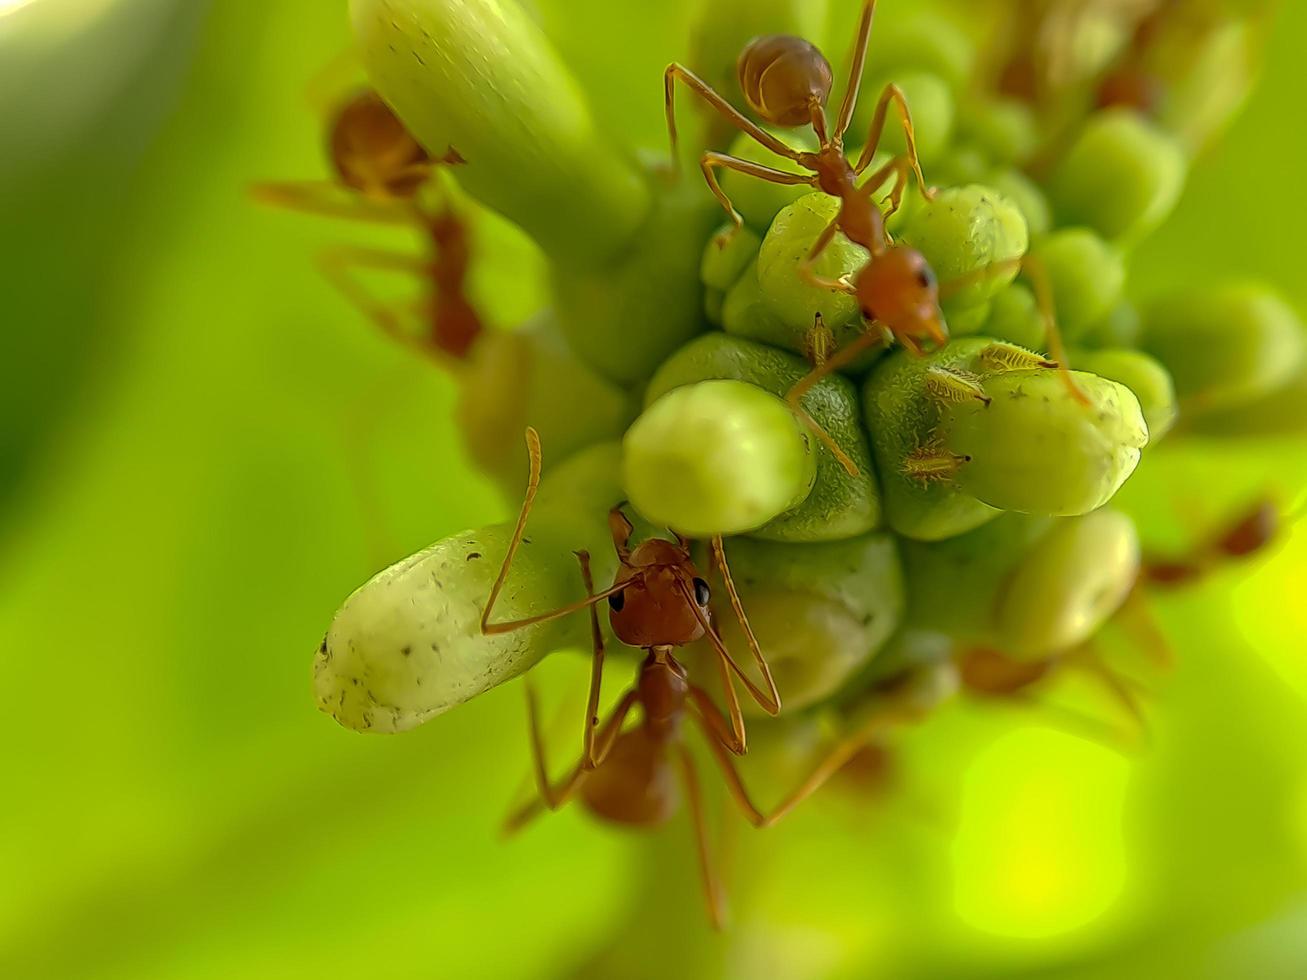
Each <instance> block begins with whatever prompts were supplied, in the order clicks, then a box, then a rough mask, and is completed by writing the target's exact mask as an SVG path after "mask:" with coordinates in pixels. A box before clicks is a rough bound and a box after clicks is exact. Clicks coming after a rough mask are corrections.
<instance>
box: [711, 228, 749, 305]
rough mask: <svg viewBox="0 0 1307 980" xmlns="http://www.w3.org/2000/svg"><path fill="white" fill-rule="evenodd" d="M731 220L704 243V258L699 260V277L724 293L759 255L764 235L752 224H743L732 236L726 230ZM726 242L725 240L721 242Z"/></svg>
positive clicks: (712, 287) (737, 280)
mask: <svg viewBox="0 0 1307 980" xmlns="http://www.w3.org/2000/svg"><path fill="white" fill-rule="evenodd" d="M730 228H731V224H730V222H727V223H726V224H724V225H722V226H721V227H720V228H718V229H717V232H716V234H714V235H713V237H712V238H710V239H708V244H707V245H705V246H704V249H703V258H702V259H701V260H700V261H699V279H700V281H702V282H703V284H704V286H706V287H707V288H709V289H715V290H719V291H720V292H721V293H722V294H723V295H724V294H725V293H726V292H727V290H729V289H730V288H731V287H732V286H734V285H735V284H736V283H737V282H739V280H740V276H742V275H744V273H745V270H747V269H748V268H749V266H751V265H752V264H753V263H754V262H755V261H756V260H757V258H758V249H759V248H761V247H762V239H761V238H760V237H759V236H758V235H757V234H756V233H754V232H753V231H752V230H751V229H749V228H741V229H740V230H739V231H738V232H736V233H735V234H734V235H731V236H729V237H727V236H726V233H727V232H728V231H729V230H730ZM723 242H724V243H725V244H721V243H723Z"/></svg>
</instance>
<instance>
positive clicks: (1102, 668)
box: [1065, 643, 1149, 742]
mask: <svg viewBox="0 0 1307 980" xmlns="http://www.w3.org/2000/svg"><path fill="white" fill-rule="evenodd" d="M1065 663H1066V664H1067V665H1068V666H1072V667H1079V668H1080V669H1081V670H1083V671H1085V672H1086V673H1087V674H1089V675H1090V676H1091V677H1093V678H1094V679H1095V680H1097V681H1098V682H1099V683H1100V684H1102V685H1103V689H1104V690H1105V691H1106V692H1107V694H1108V695H1109V696H1110V697H1111V699H1112V700H1113V701H1115V702H1116V703H1117V704H1118V705H1120V706H1121V707H1122V708H1123V709H1124V710H1125V712H1126V714H1128V715H1129V716H1130V719H1131V721H1133V722H1134V724H1135V727H1136V729H1137V731H1138V734H1139V736H1140V738H1142V739H1143V740H1144V741H1145V742H1146V741H1147V740H1148V734H1149V727H1148V716H1147V714H1145V712H1144V709H1143V706H1142V705H1141V704H1140V703H1139V698H1138V694H1137V690H1136V686H1135V685H1133V684H1131V683H1130V682H1129V681H1128V680H1126V679H1125V678H1123V677H1121V676H1120V675H1118V674H1117V673H1116V672H1115V671H1113V670H1112V668H1110V667H1109V666H1108V665H1107V664H1106V663H1104V662H1103V658H1102V656H1101V655H1100V654H1099V653H1098V651H1097V650H1095V649H1094V647H1093V646H1092V645H1091V644H1088V643H1086V644H1085V645H1084V646H1082V647H1080V648H1079V649H1078V650H1076V651H1074V652H1072V653H1071V654H1069V655H1068V656H1067V657H1066V658H1065Z"/></svg>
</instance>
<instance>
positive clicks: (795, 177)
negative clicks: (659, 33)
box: [663, 0, 1086, 475]
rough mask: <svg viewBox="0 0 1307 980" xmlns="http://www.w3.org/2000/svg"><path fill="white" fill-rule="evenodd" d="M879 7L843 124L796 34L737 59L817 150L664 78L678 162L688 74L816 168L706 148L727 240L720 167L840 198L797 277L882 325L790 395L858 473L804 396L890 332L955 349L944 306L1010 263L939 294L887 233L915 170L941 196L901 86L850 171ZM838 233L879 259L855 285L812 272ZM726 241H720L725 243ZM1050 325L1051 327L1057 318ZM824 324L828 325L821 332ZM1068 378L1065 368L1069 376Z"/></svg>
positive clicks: (778, 148) (749, 86)
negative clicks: (901, 140)
mask: <svg viewBox="0 0 1307 980" xmlns="http://www.w3.org/2000/svg"><path fill="white" fill-rule="evenodd" d="M875 8H876V0H864V3H863V8H862V15H861V18H860V20H859V22H858V32H857V39H856V41H855V44H854V54H853V63H852V67H851V69H850V75H849V84H848V88H847V89H846V90H845V93H844V100H843V102H842V103H841V105H840V110H839V115H838V116H837V117H836V123H835V127H834V129H833V130H832V129H830V128H829V126H828V121H827V118H826V100H827V99H828V97H829V95H830V90H831V85H832V74H831V67H830V63H829V62H828V61H827V60H826V58H825V56H824V55H823V54H822V53H821V51H820V50H818V49H817V48H816V47H815V46H814V45H813V44H811V43H810V42H808V41H806V40H804V39H803V38H799V37H793V36H789V35H769V36H765V37H760V38H756V39H754V40H753V41H751V42H749V44H748V45H747V46H746V47H745V49H744V51H743V52H741V54H740V58H739V62H738V64H737V70H738V76H739V81H740V88H741V90H742V91H743V93H744V97H745V100H746V101H747V102H748V103H749V107H750V108H751V109H752V110H753V111H754V112H755V113H757V114H758V115H759V116H760V117H761V118H762V119H764V120H766V121H767V122H770V123H773V124H775V125H778V126H796V125H800V124H803V123H810V124H811V125H812V128H813V132H814V133H815V134H816V136H817V140H818V149H817V150H816V151H815V152H809V151H801V150H795V149H794V148H792V147H789V146H787V145H786V144H785V143H783V142H782V141H780V140H779V139H777V138H776V137H775V136H773V135H771V134H770V133H768V132H767V131H766V130H764V129H762V128H761V127H760V126H758V125H757V124H755V123H754V122H752V121H751V120H749V119H748V118H747V117H746V116H744V115H743V114H742V113H741V112H740V111H739V110H738V109H736V108H735V107H734V106H732V105H731V104H730V103H729V102H727V101H726V100H725V99H724V98H723V97H722V96H721V95H720V94H719V93H717V92H716V91H714V90H713V88H712V87H711V86H710V85H708V83H707V82H705V81H703V79H701V78H699V77H698V76H697V75H695V74H694V73H693V72H691V71H690V70H689V69H688V68H685V67H684V66H683V65H680V64H677V63H673V64H670V65H668V66H667V69H666V71H665V72H664V75H663V88H664V102H665V106H666V113H667V130H668V135H669V137H670V139H671V145H672V155H673V158H674V160H675V158H676V156H677V151H676V146H677V133H676V119H675V99H674V91H675V82H676V80H677V79H680V80H681V81H682V82H684V83H685V84H686V85H687V86H689V88H690V90H691V91H693V92H694V93H695V94H697V95H698V96H700V97H701V98H702V99H704V100H705V101H706V102H707V103H708V104H709V105H710V106H712V108H714V109H715V110H716V111H717V112H719V113H720V114H721V115H723V116H724V117H725V118H726V119H727V120H728V121H730V122H731V123H732V124H733V125H735V126H736V127H737V128H739V129H740V130H742V131H743V132H745V133H747V134H748V135H749V136H751V137H753V138H754V139H755V140H757V141H758V142H759V143H761V144H762V145H763V146H764V147H766V148H767V149H769V150H771V151H772V152H774V153H776V154H777V155H779V156H782V157H785V158H786V159H789V160H792V161H794V162H795V163H796V164H798V165H799V166H800V167H802V168H804V169H805V170H807V171H810V173H804V174H794V173H787V172H785V171H783V170H776V169H774V168H772V167H767V166H763V165H761V164H758V163H754V162H752V161H749V160H741V159H739V158H738V157H733V156H730V155H728V154H724V153H718V152H715V151H708V152H705V153H704V154H703V156H702V158H701V159H700V169H701V170H702V171H703V175H704V179H705V180H706V181H707V183H708V187H709V189H710V190H711V191H712V193H713V196H714V197H716V198H717V200H718V201H719V202H720V203H721V205H722V207H723V208H724V209H725V210H726V212H727V214H728V215H730V219H731V222H732V224H733V226H734V227H733V229H732V231H730V232H728V233H727V237H729V236H730V235H732V234H734V233H735V232H738V231H739V229H740V228H742V227H743V225H744V218H743V217H742V216H741V215H740V213H739V212H738V211H737V210H736V209H735V206H734V205H733V204H732V203H731V201H730V198H728V197H727V196H726V193H725V192H724V191H723V190H722V188H721V185H720V184H719V183H718V181H717V176H716V171H717V170H718V169H728V170H735V171H738V172H740V173H744V174H748V175H750V176H753V177H758V178H759V179H761V180H766V181H770V182H772V183H776V184H786V185H798V184H807V185H809V186H812V187H815V188H817V189H819V190H821V191H823V192H825V193H826V194H829V195H831V196H832V197H835V198H838V199H839V202H840V207H839V211H838V212H837V213H836V215H835V219H834V220H833V221H832V222H831V223H830V224H829V225H828V226H827V227H826V228H825V229H824V230H823V231H822V233H821V234H820V235H819V236H818V237H817V239H816V241H815V242H814V243H813V245H812V248H811V249H810V250H809V252H808V255H807V256H806V257H805V259H804V260H803V262H802V264H801V265H800V270H799V271H800V274H801V275H803V276H804V278H805V279H807V280H808V281H809V282H810V283H811V284H812V285H814V286H817V287H820V288H823V289H831V290H838V291H841V292H845V293H848V294H850V295H852V296H853V297H854V298H855V299H857V301H858V306H859V308H860V309H861V312H862V316H863V318H864V319H865V320H866V322H867V323H868V324H876V325H878V326H880V328H881V329H880V330H875V331H873V330H870V329H868V330H867V331H865V332H864V333H863V334H861V335H860V336H858V337H857V338H855V339H854V340H853V341H851V342H850V343H849V344H847V345H845V346H844V347H843V348H842V349H841V350H839V351H838V352H836V353H835V354H834V355H833V356H831V357H829V358H824V359H822V360H821V361H820V362H819V363H817V364H815V366H814V367H813V370H812V371H811V372H810V373H809V374H808V375H807V376H806V377H804V378H803V379H802V380H800V381H799V382H798V383H797V384H796V385H795V386H794V387H793V388H792V389H791V390H790V392H789V393H788V394H787V396H786V400H787V401H788V402H789V404H790V406H791V408H793V409H794V410H795V412H796V413H798V414H799V416H800V417H801V418H803V420H804V421H805V422H806V423H807V424H808V425H809V427H811V428H812V429H813V431H814V432H815V433H816V434H817V435H818V436H819V437H820V438H821V440H822V442H823V443H824V444H825V445H826V447H827V448H828V449H829V450H830V451H831V452H832V453H833V454H834V455H835V457H836V459H837V460H839V462H840V464H841V465H842V466H843V467H844V469H845V470H846V471H848V473H849V474H850V475H856V474H857V472H858V471H857V467H856V465H855V464H854V463H853V462H852V461H851V460H850V459H849V458H848V456H847V455H846V454H845V453H844V452H842V451H841V450H840V448H839V447H838V446H837V445H836V444H835V443H834V441H833V440H832V439H831V438H830V436H829V435H828V434H827V433H825V432H824V430H822V429H821V427H820V426H819V425H817V423H816V422H815V421H814V420H813V419H812V418H811V416H809V415H808V414H807V412H806V411H804V409H803V408H802V406H801V404H800V400H801V399H802V397H803V395H804V394H806V393H807V391H808V390H809V389H810V388H812V386H813V385H815V384H817V383H818V382H819V381H821V380H822V379H823V378H824V377H826V376H827V375H829V374H832V373H834V372H836V371H839V370H843V369H844V368H845V367H847V366H848V365H849V364H850V363H852V362H853V361H854V360H855V359H856V358H857V357H858V356H859V355H860V354H862V353H863V352H864V351H865V350H867V349H868V348H870V347H872V346H874V345H875V344H877V343H880V342H882V340H884V339H886V338H885V336H884V335H885V334H888V335H889V337H890V338H892V339H893V340H897V341H898V342H899V343H900V344H902V345H903V346H904V347H905V348H907V349H908V351H909V352H910V353H912V354H914V355H918V356H919V355H921V354H923V353H924V352H925V348H924V346H923V344H924V343H925V342H929V343H930V344H932V345H933V346H934V347H937V348H938V347H942V346H943V345H944V344H946V343H947V342H948V329H947V327H946V326H945V324H944V320H943V316H942V314H941V313H940V307H939V304H940V300H941V298H942V296H945V295H947V294H948V292H950V291H956V290H957V289H960V288H963V287H965V286H967V285H970V284H972V283H973V282H974V281H976V277H977V275H980V276H985V275H993V274H996V273H997V272H999V271H1000V269H1001V268H1002V267H1004V266H1010V265H1012V262H1010V261H1009V262H999V263H995V264H994V265H992V266H990V267H988V268H985V269H982V270H979V272H978V274H973V275H970V276H966V277H963V279H961V280H958V281H956V282H953V283H949V284H948V285H947V286H946V287H945V288H944V289H943V290H941V288H940V285H939V283H938V282H937V281H936V278H935V273H934V271H933V270H932V269H931V267H930V264H929V263H928V262H927V261H926V257H925V256H924V255H922V254H921V252H919V251H918V250H916V249H914V248H912V247H911V246H908V245H901V244H895V243H894V242H893V241H892V240H891V239H890V236H889V233H888V232H887V231H886V229H885V220H886V218H887V217H888V216H889V215H890V214H893V213H894V212H895V211H896V210H897V209H898V206H899V204H900V202H901V199H902V195H903V191H904V189H905V188H906V186H907V182H908V175H909V173H914V174H915V175H916V178H917V183H918V185H919V186H920V187H921V189H922V193H923V195H924V196H925V197H926V198H927V199H931V198H933V197H934V193H935V192H934V189H933V188H931V187H929V186H928V185H927V184H926V179H925V177H924V176H923V174H922V171H921V163H920V161H919V160H918V158H917V146H916V136H915V133H914V130H913V126H912V116H911V113H910V112H909V109H908V105H907V100H906V99H905V98H904V95H903V92H902V90H901V89H900V88H899V87H898V86H897V85H894V84H892V83H891V84H889V85H887V86H885V88H884V90H883V91H882V92H881V95H880V98H879V100H878V101H877V103H876V110H875V114H874V115H873V117H872V122H871V127H870V130H869V133H868V136H867V142H866V144H865V145H864V147H863V150H862V153H861V155H860V156H859V158H858V162H857V163H856V164H853V165H850V164H849V161H848V159H847V158H846V157H845V155H844V134H845V133H846V132H847V130H848V127H849V124H850V123H851V122H852V119H853V111H854V108H855V106H856V105H857V100H858V90H859V87H860V86H861V82H862V71H863V66H864V64H865V63H866V57H867V46H868V43H869V41H870V37H871V23H872V17H873V14H874V13H875ZM891 104H893V105H894V106H895V107H896V108H897V109H898V113H899V117H900V121H901V123H902V126H903V132H904V137H905V142H906V144H907V153H906V154H905V155H900V156H897V157H895V158H894V159H893V160H891V161H889V162H888V163H886V164H885V165H884V166H883V167H881V168H880V169H878V170H876V171H875V172H873V173H872V174H871V175H870V176H868V177H867V178H866V179H865V180H864V181H863V182H862V183H861V184H859V183H858V180H859V178H860V177H861V176H862V174H863V172H864V171H865V170H866V169H867V168H868V167H869V166H870V165H871V161H872V158H873V157H874V156H875V153H876V150H877V148H878V146H879V144H880V139H881V136H882V134H883V132H884V128H885V122H886V119H887V116H888V112H889V108H890V105H891ZM891 176H894V177H895V184H894V187H893V189H892V190H891V192H890V195H889V205H888V210H887V211H886V212H885V213H882V212H881V210H880V207H879V206H878V205H877V204H876V203H875V201H874V200H873V198H872V194H873V192H874V191H876V190H877V189H878V188H880V187H881V186H882V185H883V184H884V183H885V182H886V181H887V180H888V179H889V178H890V177H891ZM836 232H843V233H844V236H845V237H846V238H848V239H849V241H851V242H853V243H855V244H857V245H861V246H862V247H863V248H865V249H866V250H867V251H868V252H869V253H870V256H871V257H870V260H869V261H868V262H867V264H866V265H864V266H863V267H862V268H861V269H860V270H859V271H858V273H857V275H856V277H855V278H854V280H853V281H852V282H847V281H843V280H838V281H837V280H829V279H823V278H821V277H820V276H817V275H816V274H815V273H814V271H813V265H814V263H815V262H816V260H817V258H818V256H820V255H821V253H822V252H823V251H824V250H825V248H826V246H828V245H829V244H830V243H831V241H832V240H834V237H835V233H836ZM723 243H724V242H722V241H721V240H719V244H723ZM1046 319H1047V320H1048V321H1049V323H1050V327H1052V326H1053V325H1052V321H1051V317H1050V316H1046ZM818 328H819V326H818ZM1049 336H1050V341H1051V342H1052V343H1053V344H1054V345H1055V350H1054V355H1055V358H1056V360H1057V361H1058V363H1059V366H1060V365H1063V364H1064V363H1065V357H1064V356H1060V355H1061V354H1062V352H1061V348H1060V343H1058V340H1057V334H1056V330H1055V329H1050V330H1049ZM1063 370H1064V371H1065V368H1064V369H1063ZM1067 377H1068V385H1069V386H1070V387H1071V389H1072V391H1073V393H1074V394H1075V395H1076V397H1077V398H1078V400H1080V401H1082V402H1085V401H1086V399H1085V398H1084V396H1083V394H1081V393H1080V392H1079V390H1078V389H1077V388H1076V387H1075V385H1074V383H1073V382H1071V381H1070V379H1069V375H1068V376H1067Z"/></svg>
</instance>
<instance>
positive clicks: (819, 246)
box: [799, 214, 856, 296]
mask: <svg viewBox="0 0 1307 980" xmlns="http://www.w3.org/2000/svg"><path fill="white" fill-rule="evenodd" d="M839 230H840V215H838V214H837V215H836V216H835V218H834V220H833V221H831V223H830V224H828V225H827V226H826V227H825V228H823V229H822V230H821V234H820V235H818V236H817V238H816V240H815V241H814V242H813V243H812V248H810V249H808V254H807V255H805V256H804V257H803V261H802V262H800V263H799V277H800V278H801V279H803V281H804V282H806V283H807V284H808V285H809V286H815V287H816V288H817V289H831V290H838V291H839V292H842V293H848V294H849V295H851V296H852V295H855V294H856V291H855V290H854V288H853V287H852V286H850V285H849V284H848V283H847V282H844V281H843V280H841V279H825V278H823V277H822V276H819V275H817V273H815V272H813V271H812V267H813V266H814V265H815V264H816V262H817V257H818V256H820V255H821V253H822V252H824V251H826V247H827V246H828V245H830V243H831V242H832V241H834V240H835V233H836V232H837V231H839Z"/></svg>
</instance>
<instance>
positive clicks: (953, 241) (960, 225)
mask: <svg viewBox="0 0 1307 980" xmlns="http://www.w3.org/2000/svg"><path fill="white" fill-rule="evenodd" d="M899 237H900V240H901V241H903V242H904V243H906V244H908V245H911V246H913V247H914V248H916V249H918V250H920V251H921V253H922V254H923V255H925V257H926V261H927V262H929V263H930V266H931V268H932V269H934V270H935V276H936V278H937V279H938V280H939V282H940V284H941V285H942V286H944V287H948V285H949V284H950V283H951V282H953V281H954V280H957V279H961V278H962V277H964V276H968V277H975V281H974V282H971V283H969V284H968V285H966V286H965V287H964V288H960V289H958V290H957V291H956V292H954V293H953V295H952V296H950V297H949V298H948V300H947V301H946V302H945V304H944V310H945V313H949V314H951V313H955V312H960V311H962V310H965V309H968V308H970V307H973V306H978V305H980V304H981V303H983V302H984V301H985V300H987V299H990V298H992V297H993V296H994V295H995V294H996V293H998V291H999V290H1001V289H1002V288H1003V287H1004V286H1006V285H1007V284H1008V283H1010V282H1011V281H1012V280H1013V279H1014V278H1015V277H1016V275H1017V272H1018V266H1017V263H1016V262H1015V260H1017V259H1020V258H1021V257H1022V256H1023V255H1025V253H1026V246H1027V244H1028V237H1027V233H1026V222H1025V219H1024V218H1023V217H1022V216H1021V212H1020V210H1019V209H1018V208H1017V206H1016V205H1015V204H1014V203H1013V202H1012V201H1010V200H1009V199H1008V198H1006V197H1004V196H1003V195H1002V194H1000V193H998V192H997V191H994V190H991V189H990V188H988V187H984V186H982V185H979V184H971V185H968V186H966V187H948V188H944V189H943V190H941V191H940V192H939V193H938V194H937V195H936V197H935V199H934V200H933V201H925V202H923V203H922V204H921V205H920V207H917V208H914V209H913V211H912V213H911V214H910V215H908V217H907V218H906V219H905V221H904V223H903V226H902V229H901V231H900V233H899ZM986 270H991V271H989V272H988V273H986Z"/></svg>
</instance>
